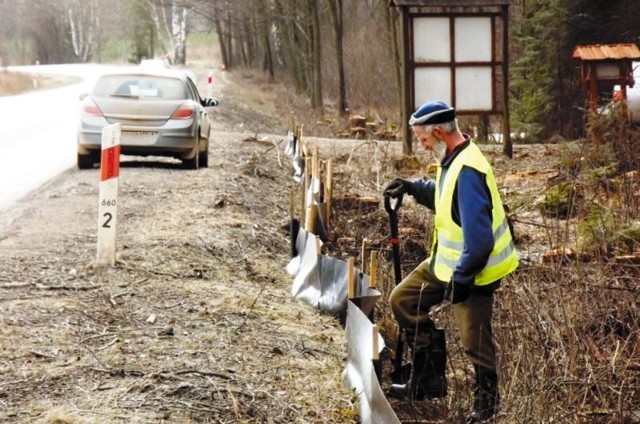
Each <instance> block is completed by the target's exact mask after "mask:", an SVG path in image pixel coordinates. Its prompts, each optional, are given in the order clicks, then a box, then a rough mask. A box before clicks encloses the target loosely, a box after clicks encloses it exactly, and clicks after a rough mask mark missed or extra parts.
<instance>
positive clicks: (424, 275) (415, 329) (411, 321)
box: [389, 260, 496, 371]
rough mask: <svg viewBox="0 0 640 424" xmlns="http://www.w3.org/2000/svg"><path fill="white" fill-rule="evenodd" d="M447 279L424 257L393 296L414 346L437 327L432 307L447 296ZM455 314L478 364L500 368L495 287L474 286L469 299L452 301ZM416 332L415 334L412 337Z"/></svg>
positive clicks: (392, 303) (464, 342) (395, 310)
mask: <svg viewBox="0 0 640 424" xmlns="http://www.w3.org/2000/svg"><path fill="white" fill-rule="evenodd" d="M446 284H447V283H446V282H444V281H441V280H439V279H438V278H437V277H436V276H435V275H433V273H431V271H430V269H429V262H428V261H426V260H425V261H424V262H422V263H421V264H420V265H418V266H417V267H416V269H414V270H413V271H412V272H411V273H410V274H409V275H408V276H407V277H406V278H405V279H404V280H402V282H401V283H400V284H398V285H397V286H396V287H395V289H393V291H392V292H391V295H390V296H389V303H390V306H391V310H392V311H393V314H394V316H395V318H396V320H397V321H398V324H399V325H400V327H401V328H403V329H404V330H405V331H406V332H407V334H408V335H409V336H408V337H407V338H408V339H415V346H413V348H414V349H420V348H428V346H420V344H421V340H422V341H425V340H426V341H427V342H428V340H429V338H428V337H427V338H423V337H420V334H424V333H428V332H429V330H430V329H431V328H433V327H434V323H433V321H432V320H431V317H430V316H429V310H430V309H431V308H432V307H433V306H435V305H437V304H438V303H441V302H442V301H443V299H444V290H445V287H446ZM452 309H453V315H454V318H455V320H456V322H457V325H458V329H459V330H460V339H461V342H462V346H463V348H464V351H465V353H466V354H467V356H468V357H469V359H470V360H471V363H472V364H473V365H474V366H475V367H481V368H484V369H487V370H491V371H496V353H495V346H494V343H493V331H492V328H491V318H492V314H493V290H491V291H487V290H484V291H483V290H474V289H473V288H472V290H471V295H470V296H469V299H467V300H466V301H464V302H461V303H456V304H455V305H452ZM412 335H415V337H411V336H412Z"/></svg>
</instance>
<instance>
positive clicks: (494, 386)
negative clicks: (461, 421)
mask: <svg viewBox="0 0 640 424" xmlns="http://www.w3.org/2000/svg"><path fill="white" fill-rule="evenodd" d="M475 370H476V383H475V388H474V393H473V395H474V399H473V409H472V410H471V413H470V414H469V416H468V417H467V424H472V423H481V422H483V421H486V420H488V419H489V418H491V417H493V415H494V414H495V412H496V409H497V408H498V405H499V404H500V394H499V393H498V374H496V372H495V371H494V370H489V369H486V368H481V367H475Z"/></svg>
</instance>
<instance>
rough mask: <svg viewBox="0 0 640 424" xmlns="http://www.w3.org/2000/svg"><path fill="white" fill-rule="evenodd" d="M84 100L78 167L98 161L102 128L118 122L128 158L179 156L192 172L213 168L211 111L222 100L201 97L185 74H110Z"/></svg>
mask: <svg viewBox="0 0 640 424" xmlns="http://www.w3.org/2000/svg"><path fill="white" fill-rule="evenodd" d="M80 100H82V107H81V112H80V114H81V118H80V126H79V129H78V168H79V169H89V168H92V167H93V165H94V164H95V163H100V154H101V141H102V128H103V127H104V126H106V125H109V124H115V123H120V124H121V130H122V134H121V138H120V151H121V153H122V154H124V155H136V156H170V157H175V158H177V159H180V160H181V161H182V164H183V166H184V167H185V168H189V169H198V168H199V167H207V166H208V165H209V133H210V129H211V124H210V122H209V115H208V113H207V108H208V107H210V106H217V104H218V101H217V100H216V99H212V98H205V99H202V98H201V97H200V94H199V93H198V89H197V88H196V86H195V84H194V82H193V81H192V79H191V78H190V77H189V75H188V74H187V73H185V72H183V71H179V70H171V69H158V70H144V69H138V68H136V69H132V70H129V71H127V72H123V73H114V74H106V75H103V76H101V77H100V78H99V79H98V81H97V82H96V85H95V86H94V88H93V90H92V91H91V93H90V94H83V95H81V96H80Z"/></svg>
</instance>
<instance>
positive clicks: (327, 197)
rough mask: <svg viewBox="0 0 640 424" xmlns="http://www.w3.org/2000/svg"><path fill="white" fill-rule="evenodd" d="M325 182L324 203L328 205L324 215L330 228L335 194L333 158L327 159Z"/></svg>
mask: <svg viewBox="0 0 640 424" xmlns="http://www.w3.org/2000/svg"><path fill="white" fill-rule="evenodd" d="M325 179H326V181H325V184H324V203H325V204H326V205H327V207H326V216H325V217H324V218H325V219H324V222H325V223H326V226H327V229H328V228H329V217H330V216H331V197H332V196H333V162H332V161H331V159H329V160H328V161H327V175H326V176H325Z"/></svg>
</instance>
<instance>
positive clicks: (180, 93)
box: [92, 75, 187, 100]
mask: <svg viewBox="0 0 640 424" xmlns="http://www.w3.org/2000/svg"><path fill="white" fill-rule="evenodd" d="M92 95H93V96H95V97H134V98H136V99H141V100H144V99H149V100H156V99H164V100H182V99H186V98H187V94H186V90H185V88H184V85H183V84H182V81H180V80H179V79H177V78H164V77H159V76H146V75H145V76H143V75H106V76H103V77H102V78H100V79H99V80H98V83H97V84H96V86H95V87H94V89H93V92H92Z"/></svg>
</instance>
